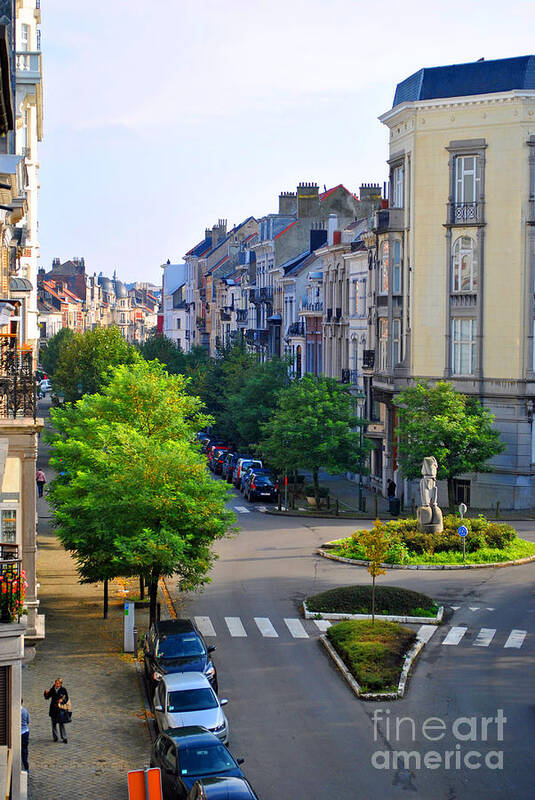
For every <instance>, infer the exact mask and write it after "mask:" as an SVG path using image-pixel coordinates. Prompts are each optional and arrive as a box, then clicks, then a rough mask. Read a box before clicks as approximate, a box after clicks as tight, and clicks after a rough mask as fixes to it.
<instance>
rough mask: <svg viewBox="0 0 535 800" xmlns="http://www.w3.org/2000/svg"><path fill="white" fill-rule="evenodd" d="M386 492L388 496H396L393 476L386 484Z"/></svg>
mask: <svg viewBox="0 0 535 800" xmlns="http://www.w3.org/2000/svg"><path fill="white" fill-rule="evenodd" d="M386 494H387V497H395V496H396V484H395V483H394V481H393V480H392V478H390V480H389V481H388V482H387V484H386Z"/></svg>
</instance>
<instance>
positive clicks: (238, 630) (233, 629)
mask: <svg viewBox="0 0 535 800" xmlns="http://www.w3.org/2000/svg"><path fill="white" fill-rule="evenodd" d="M225 622H226V623H227V628H228V630H229V633H230V635H231V636H238V637H244V636H247V634H246V632H245V628H244V627H243V625H242V621H241V619H240V618H239V617H225Z"/></svg>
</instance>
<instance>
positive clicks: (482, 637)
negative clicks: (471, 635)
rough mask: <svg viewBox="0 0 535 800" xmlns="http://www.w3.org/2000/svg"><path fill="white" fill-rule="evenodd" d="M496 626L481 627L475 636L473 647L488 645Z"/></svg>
mask: <svg viewBox="0 0 535 800" xmlns="http://www.w3.org/2000/svg"><path fill="white" fill-rule="evenodd" d="M495 633H496V628H481V630H480V631H479V633H478V634H477V636H476V640H475V642H474V647H488V646H489V644H490V643H491V642H492V640H493V639H494V634H495Z"/></svg>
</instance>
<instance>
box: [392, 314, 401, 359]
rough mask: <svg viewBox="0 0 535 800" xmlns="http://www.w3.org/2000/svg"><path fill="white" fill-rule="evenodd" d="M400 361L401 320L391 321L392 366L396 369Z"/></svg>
mask: <svg viewBox="0 0 535 800" xmlns="http://www.w3.org/2000/svg"><path fill="white" fill-rule="evenodd" d="M401 360H402V353H401V320H400V319H393V320H392V366H393V367H396V366H397V365H398V364H399V363H400V362H401Z"/></svg>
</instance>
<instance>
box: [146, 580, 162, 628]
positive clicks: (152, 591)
mask: <svg viewBox="0 0 535 800" xmlns="http://www.w3.org/2000/svg"><path fill="white" fill-rule="evenodd" d="M159 577H160V576H159V575H158V573H157V572H156V570H155V569H153V570H152V572H151V575H150V581H149V587H148V588H149V626H150V625H153V624H154V623H155V622H156V603H157V601H158V578H159Z"/></svg>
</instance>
